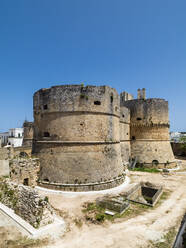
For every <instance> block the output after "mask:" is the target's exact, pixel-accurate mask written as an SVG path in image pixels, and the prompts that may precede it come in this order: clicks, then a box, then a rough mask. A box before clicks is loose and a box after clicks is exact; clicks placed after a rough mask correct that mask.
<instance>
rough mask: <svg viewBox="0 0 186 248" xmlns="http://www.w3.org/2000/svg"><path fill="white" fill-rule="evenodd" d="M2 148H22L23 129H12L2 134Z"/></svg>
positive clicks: (0, 134)
mask: <svg viewBox="0 0 186 248" xmlns="http://www.w3.org/2000/svg"><path fill="white" fill-rule="evenodd" d="M0 136H1V140H2V146H14V147H18V146H22V143H23V128H11V129H9V131H8V132H5V133H0Z"/></svg>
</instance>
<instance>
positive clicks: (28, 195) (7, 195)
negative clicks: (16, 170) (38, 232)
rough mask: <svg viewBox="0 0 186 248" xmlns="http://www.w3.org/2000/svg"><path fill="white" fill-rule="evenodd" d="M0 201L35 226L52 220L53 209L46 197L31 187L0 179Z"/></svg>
mask: <svg viewBox="0 0 186 248" xmlns="http://www.w3.org/2000/svg"><path fill="white" fill-rule="evenodd" d="M0 201H1V202H2V203H3V204H5V205H6V206H7V207H9V208H11V209H13V210H14V211H15V213H16V214H17V215H19V216H20V217H22V218H23V219H24V220H26V221H27V222H29V223H30V224H31V225H32V226H33V227H35V228H38V227H41V226H45V225H47V224H49V223H52V222H53V221H54V211H53V209H52V207H51V206H50V204H49V202H48V198H47V197H42V196H40V195H39V194H38V192H37V191H36V190H34V189H33V188H31V187H26V186H23V185H17V184H15V183H13V182H10V181H9V180H8V179H7V180H4V181H1V182H0Z"/></svg>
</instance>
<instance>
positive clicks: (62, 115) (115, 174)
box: [26, 85, 175, 191]
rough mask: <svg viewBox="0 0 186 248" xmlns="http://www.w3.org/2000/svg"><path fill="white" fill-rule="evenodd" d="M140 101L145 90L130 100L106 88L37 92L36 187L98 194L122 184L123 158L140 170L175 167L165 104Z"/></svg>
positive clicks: (76, 87) (77, 87)
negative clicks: (37, 166) (93, 191)
mask: <svg viewBox="0 0 186 248" xmlns="http://www.w3.org/2000/svg"><path fill="white" fill-rule="evenodd" d="M145 97H146V94H145V89H142V90H138V99H133V96H132V95H131V94H129V93H126V92H122V93H121V94H120V96H119V95H118V94H117V92H116V90H115V89H113V88H110V87H108V86H83V85H62V86H54V87H51V88H49V89H41V90H39V91H37V92H36V93H35V94H34V125H33V126H34V138H33V150H32V152H33V154H34V155H35V156H37V157H38V158H39V159H40V171H39V184H40V185H42V186H44V187H48V188H55V189H62V190H73V191H87V190H101V189H106V188H111V187H114V186H117V185H119V184H121V183H122V182H123V181H124V180H125V176H124V166H123V165H125V164H127V163H128V162H129V158H135V159H136V160H137V162H138V164H141V165H143V166H150V167H151V166H153V167H160V168H161V167H168V168H170V167H173V166H175V161H174V156H173V153H172V149H171V146H170V141H169V118H168V102H167V101H165V100H164V99H158V98H153V99H146V98H145ZM26 129H27V127H26ZM28 130H30V129H28ZM27 133H28V134H30V133H29V132H27ZM27 133H26V134H27ZM26 136H28V135H26Z"/></svg>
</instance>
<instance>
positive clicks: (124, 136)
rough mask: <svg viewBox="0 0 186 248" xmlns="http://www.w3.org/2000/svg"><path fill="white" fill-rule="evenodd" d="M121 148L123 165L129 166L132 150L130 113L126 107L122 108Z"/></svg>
mask: <svg viewBox="0 0 186 248" xmlns="http://www.w3.org/2000/svg"><path fill="white" fill-rule="evenodd" d="M120 147H121V158H122V162H123V164H124V165H125V164H127V163H128V161H129V157H130V155H131V149H130V111H129V109H127V108H126V107H121V108H120Z"/></svg>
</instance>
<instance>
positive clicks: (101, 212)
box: [82, 202, 151, 224]
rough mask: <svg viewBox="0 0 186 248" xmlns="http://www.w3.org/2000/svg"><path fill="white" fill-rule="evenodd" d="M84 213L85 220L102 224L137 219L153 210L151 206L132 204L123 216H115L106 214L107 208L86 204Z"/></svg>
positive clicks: (117, 214) (92, 203)
mask: <svg viewBox="0 0 186 248" xmlns="http://www.w3.org/2000/svg"><path fill="white" fill-rule="evenodd" d="M83 207H84V208H83V209H82V212H83V213H85V219H86V220H87V221H89V222H92V223H94V224H101V223H103V222H104V221H105V220H108V221H112V222H113V221H114V220H116V219H128V218H132V217H135V216H137V215H139V214H141V213H142V212H144V211H146V210H148V209H151V207H149V206H145V205H142V204H138V203H131V204H130V207H129V208H128V209H126V210H125V211H124V212H123V213H122V214H120V213H116V214H115V215H114V216H112V215H108V214H105V208H102V207H100V206H97V205H96V203H94V202H91V203H85V204H84V206H83Z"/></svg>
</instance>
